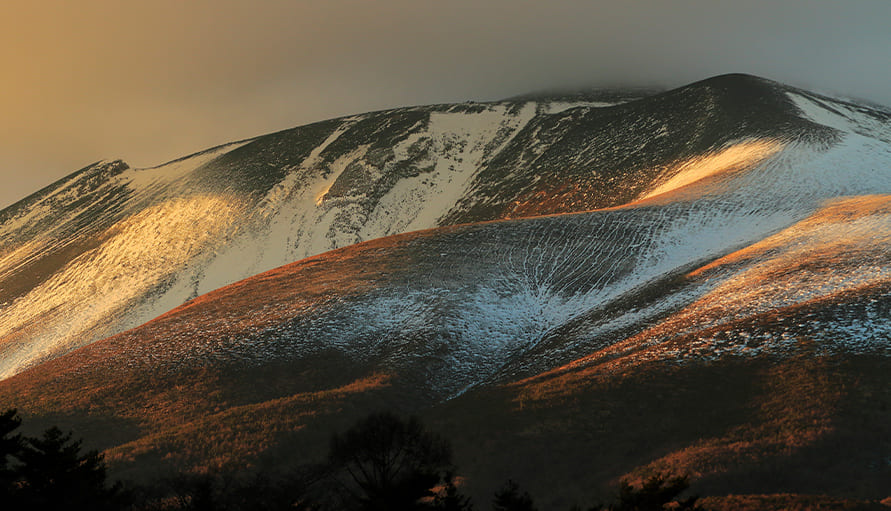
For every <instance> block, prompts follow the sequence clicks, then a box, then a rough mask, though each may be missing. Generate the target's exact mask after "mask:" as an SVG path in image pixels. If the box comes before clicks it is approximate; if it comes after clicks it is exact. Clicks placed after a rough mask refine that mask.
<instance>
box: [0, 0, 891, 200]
mask: <svg viewBox="0 0 891 511" xmlns="http://www.w3.org/2000/svg"><path fill="white" fill-rule="evenodd" d="M889 19H891V2H887V1H886V0H875V1H870V0H862V1H858V2H854V3H846V4H842V3H837V4H833V5H830V4H829V3H828V2H825V3H824V2H811V1H807V0H787V1H778V0H774V1H762V0H754V1H753V0H749V1H746V2H733V3H728V2H720V3H719V2H711V1H705V0H674V1H672V2H663V1H640V0H638V1H621V2H620V1H612V2H607V1H569V0H563V1H561V0H555V1H550V2H531V1H523V0H484V1H479V0H477V1H465V0H451V1H449V2H427V1H417V0H411V1H408V0H382V1H378V2H365V1H347V0H328V1H325V2H309V1H294V0H269V1H266V2H247V1H242V0H238V1H236V0H216V1H206V0H196V1H191V2H181V1H172V0H156V1H153V2H118V1H116V0H81V1H78V2H72V1H64V0H55V1H53V0H49V1H42V2H16V3H15V5H14V6H11V7H6V9H5V12H4V16H3V18H2V20H0V62H2V63H3V75H4V79H3V80H2V81H0V91H2V94H0V112H3V115H2V117H0V176H2V179H3V186H2V187H0V208H2V207H5V206H7V205H9V204H11V203H13V202H15V201H17V200H19V199H21V198H23V197H24V196H26V195H28V194H29V193H31V192H33V191H36V190H37V189H38V188H39V187H41V186H44V185H46V184H49V183H50V182H51V181H53V180H55V179H58V178H60V177H62V176H64V175H67V174H69V173H71V172H73V171H74V170H77V169H78V168H80V167H83V166H84V165H87V164H89V163H91V162H93V161H96V160H99V159H105V158H109V159H111V158H122V159H124V160H126V161H127V162H128V163H130V164H131V165H133V166H137V167H145V166H152V165H157V164H160V163H163V162H164V161H166V160H169V159H172V158H176V157H179V156H182V155H185V154H187V153H191V152H194V151H198V150H201V149H204V148H206V147H209V146H212V145H216V144H220V143H224V142H227V141H231V140H237V139H242V138H247V137H251V136H255V135H259V134H262V133H267V132H271V131H275V130H279V129H285V128H289V127H293V126H296V125H300V124H305V123H308V122H312V121H316V120H322V119H326V118H330V117H335V116H338V115H346V114H351V113H356V112H364V111H369V110H376V109H382V108H389V107H395V106H403V105H410V104H423V103H440V102H451V101H463V100H468V99H473V100H491V99H499V98H504V97H509V96H513V95H517V94H522V93H527V92H531V91H536V90H542V89H554V88H581V87H592V86H599V85H601V86H602V85H616V84H628V85H661V86H665V87H673V86H678V85H682V84H685V83H689V82H692V81H696V80H699V79H702V78H707V77H709V76H713V75H716V74H722V73H728V72H743V73H751V74H756V75H760V76H765V77H767V78H771V79H775V80H779V81H783V82H786V83H790V84H793V85H799V86H803V87H807V88H812V89H816V90H819V91H824V92H836V93H843V94H847V95H851V96H858V97H863V98H866V99H870V100H873V101H876V102H879V103H884V104H886V105H891V86H889V83H891V30H888V28H887V21H888V20H889Z"/></svg>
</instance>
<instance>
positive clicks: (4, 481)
mask: <svg viewBox="0 0 891 511" xmlns="http://www.w3.org/2000/svg"><path fill="white" fill-rule="evenodd" d="M21 424H22V419H21V418H20V417H19V416H18V413H17V412H16V410H15V409H14V408H10V409H9V410H7V411H5V412H4V413H2V414H0V498H2V499H3V500H4V501H5V502H11V501H10V499H11V498H13V496H14V494H15V491H16V489H17V481H18V479H19V475H18V472H17V471H16V466H15V461H14V460H16V459H17V458H18V456H19V455H20V454H21V450H22V435H20V434H13V432H14V431H15V430H16V429H18V427H19V426H21ZM10 507H11V506H10Z"/></svg>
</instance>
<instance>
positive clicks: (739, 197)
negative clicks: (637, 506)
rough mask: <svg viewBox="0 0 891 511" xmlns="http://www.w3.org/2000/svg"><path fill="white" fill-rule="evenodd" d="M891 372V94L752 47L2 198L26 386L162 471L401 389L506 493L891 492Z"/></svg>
mask: <svg viewBox="0 0 891 511" xmlns="http://www.w3.org/2000/svg"><path fill="white" fill-rule="evenodd" d="M889 374H891V109H888V108H885V107H881V106H877V105H873V104H869V103H866V102H862V101H856V100H847V99H839V98H831V97H827V96H823V95H819V94H814V93H811V92H808V91H805V90H800V89H796V88H793V87H789V86H785V85H782V84H779V83H775V82H771V81H769V80H765V79H761V78H757V77H752V76H747V75H725V76H719V77H715V78H711V79H708V80H704V81H701V82H697V83H694V84H691V85H688V86H685V87H682V88H679V89H675V90H670V91H666V92H660V93H646V94H645V93H642V92H634V91H628V92H626V93H623V92H621V91H608V92H607V91H599V92H598V91H594V92H589V93H580V94H563V95H561V94H553V95H547V94H542V95H534V96H528V97H519V98H514V99H510V100H505V101H499V102H494V103H461V104H453V105H433V106H420V107H409V108H401V109H396V110H389V111H381V112H373V113H367V114H361V115H355V116H351V117H346V118H340V119H334V120H329V121H324V122H320V123H316V124H312V125H308V126H302V127H298V128H294V129H291V130H287V131H284V132H280V133H274V134H271V135H264V136H260V137H257V138H253V139H249V140H244V141H240V142H234V143H231V144H228V145H223V146H220V147H216V148H213V149H209V150H207V151H204V152H201V153H197V154H195V155H191V156H188V157H185V158H182V159H180V160H176V161H173V162H170V163H167V164H165V165H162V166H159V167H155V168H149V169H134V168H130V167H129V166H128V165H127V164H126V163H124V162H123V161H104V162H99V163H96V164H93V165H90V166H88V167H86V168H84V169H82V170H80V171H78V172H76V173H74V174H72V175H70V176H69V177H67V178H65V179H63V180H61V181H59V182H57V183H55V184H54V185H52V186H50V187H48V188H46V189H43V190H41V191H39V192H37V193H35V194H34V195H32V196H30V197H28V198H26V199H24V200H22V201H20V202H19V203H17V204H15V205H13V206H11V207H9V208H7V209H5V210H3V211H2V212H0V376H2V378H3V379H2V380H0V399H2V403H3V404H4V405H6V406H15V407H18V408H19V409H20V410H21V412H22V413H23V414H24V415H26V416H27V418H28V422H29V423H33V424H34V425H35V427H38V426H40V425H48V424H60V425H62V426H63V429H64V428H65V427H67V428H69V429H72V428H73V429H75V430H76V431H77V432H78V434H80V435H83V436H84V437H85V438H86V439H87V440H88V443H89V442H92V443H91V444H90V445H91V446H94V447H97V448H100V449H102V450H104V451H105V454H106V457H107V460H108V461H109V463H110V465H111V467H112V469H113V470H114V471H115V472H116V473H118V474H122V475H123V476H126V477H132V478H136V479H139V478H148V477H153V476H154V475H157V474H159V473H163V472H164V471H169V470H187V471H197V472H202V471H214V470H235V469H244V468H245V467H249V468H250V467H253V468H257V467H261V468H281V467H288V466H293V465H296V464H297V463H300V462H304V461H311V460H312V459H316V458H318V457H320V456H324V453H325V449H326V448H327V439H328V436H329V435H330V433H331V432H332V431H335V430H338V429H342V428H344V427H345V426H347V425H349V424H350V423H351V422H352V421H353V420H354V419H356V418H357V417H360V416H362V415H364V414H367V413H368V412H370V411H373V410H380V409H392V410H396V411H398V412H400V413H405V414H409V413H412V414H418V415H420V416H421V417H422V418H423V419H424V421H425V423H427V424H429V425H430V426H431V427H432V428H433V429H435V430H437V431H439V432H441V433H442V434H443V435H445V436H447V437H449V438H450V439H451V440H452V442H453V445H454V448H455V458H456V465H457V466H458V467H460V469H461V474H460V475H461V476H462V478H463V481H464V482H463V484H464V488H466V491H467V492H468V493H469V494H471V495H474V496H475V500H476V501H477V502H487V501H488V499H489V495H490V491H491V490H492V489H493V488H496V487H497V485H498V484H500V483H501V482H502V481H504V480H505V479H507V478H508V477H511V478H514V479H516V480H518V481H520V482H522V483H523V484H524V486H525V487H528V489H529V490H530V492H531V493H532V494H533V495H535V496H536V498H537V502H539V503H540V504H541V506H542V508H545V509H551V508H554V509H560V508H564V509H565V508H569V506H571V505H572V504H573V503H576V502H583V501H585V499H590V498H591V497H592V496H595V497H598V498H602V500H604V501H605V500H607V498H608V496H609V492H610V491H611V490H610V488H611V485H614V484H615V483H616V482H617V481H618V480H619V479H620V478H630V479H631V480H634V479H635V478H644V477H646V475H647V474H649V473H652V472H654V471H671V472H674V473H684V474H689V475H690V477H691V481H692V484H693V486H694V488H695V489H696V490H697V491H698V492H699V493H700V494H701V495H703V496H707V498H706V499H705V502H706V503H707V504H708V505H710V506H712V507H715V508H726V509H732V508H739V507H741V506H742V505H743V501H745V503H751V502H755V504H754V505H762V506H763V507H769V505H771V504H770V502H775V501H776V502H779V501H781V504H777V505H785V504H782V502H786V503H788V502H795V501H796V500H795V499H797V498H798V499H803V498H805V497H806V496H808V495H811V496H812V495H827V496H829V497H831V498H835V499H841V500H844V499H865V500H870V499H871V500H876V501H878V500H881V499H883V498H886V497H888V496H891V384H889V379H888V375H889ZM298 458H299V459H298ZM771 496H772V497H771ZM777 496H782V497H777ZM734 499H736V500H734ZM740 499H743V501H741V500H740ZM745 499H749V500H745ZM759 499H761V500H759ZM771 499H773V500H771ZM777 499H779V500H777ZM784 499H785V500H784ZM759 503H760V504H759Z"/></svg>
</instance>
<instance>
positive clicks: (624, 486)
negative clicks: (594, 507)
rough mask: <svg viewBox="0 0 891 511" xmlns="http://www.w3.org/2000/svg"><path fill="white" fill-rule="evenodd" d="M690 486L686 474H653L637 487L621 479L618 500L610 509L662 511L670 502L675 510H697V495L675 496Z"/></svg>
mask: <svg viewBox="0 0 891 511" xmlns="http://www.w3.org/2000/svg"><path fill="white" fill-rule="evenodd" d="M689 487H690V482H689V481H688V479H687V476H675V477H671V476H670V475H668V474H654V475H653V476H651V477H650V478H649V479H647V480H646V481H645V482H644V484H643V485H642V486H641V487H640V488H639V489H638V488H635V487H633V486H631V485H630V484H628V482H627V481H625V480H622V482H621V483H620V486H619V495H618V499H617V500H618V502H617V503H616V504H614V505H612V506H610V508H609V509H610V510H611V511H662V510H663V509H664V508H665V505H666V504H668V503H671V504H672V507H671V509H673V510H675V509H677V510H693V511H695V510H698V509H699V507H698V506H696V501H697V500H699V497H696V496H694V497H689V498H686V499H684V500H679V501H676V500H675V498H676V497H677V496H678V495H680V494H681V493H683V492H684V491H685V490H687V488H689Z"/></svg>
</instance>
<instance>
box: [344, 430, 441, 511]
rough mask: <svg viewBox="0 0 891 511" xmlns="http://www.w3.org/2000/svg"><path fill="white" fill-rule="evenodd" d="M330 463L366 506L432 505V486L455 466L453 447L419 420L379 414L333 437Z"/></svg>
mask: <svg viewBox="0 0 891 511" xmlns="http://www.w3.org/2000/svg"><path fill="white" fill-rule="evenodd" d="M328 459H329V462H330V464H331V465H332V467H334V468H335V469H337V470H340V471H342V473H343V474H344V476H343V481H342V484H343V486H342V487H343V489H344V490H345V491H346V492H347V493H348V494H349V495H350V496H351V497H352V500H353V501H354V502H355V503H357V504H358V505H359V507H360V508H361V509H364V510H387V511H401V510H415V509H429V508H430V502H424V501H422V499H425V498H427V499H428V500H429V499H430V498H432V497H433V496H434V494H433V491H432V490H433V488H434V487H435V486H436V485H437V484H438V483H439V482H440V481H441V479H442V476H443V474H444V473H445V471H446V470H448V469H449V468H450V466H451V448H450V446H449V444H448V442H447V441H446V440H445V439H443V438H442V437H441V436H439V435H438V434H436V433H433V432H430V431H427V430H426V429H424V427H423V426H422V425H421V423H420V421H419V420H418V419H417V418H414V417H412V418H409V419H408V420H403V419H400V418H399V417H397V416H396V415H394V414H392V413H389V412H381V413H374V414H371V415H369V416H368V417H366V418H364V419H362V420H360V421H359V422H357V423H356V424H355V425H353V426H352V427H351V428H350V429H348V430H347V431H345V432H344V433H343V434H341V435H334V436H333V437H332V439H331V450H330V452H329V456H328Z"/></svg>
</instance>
